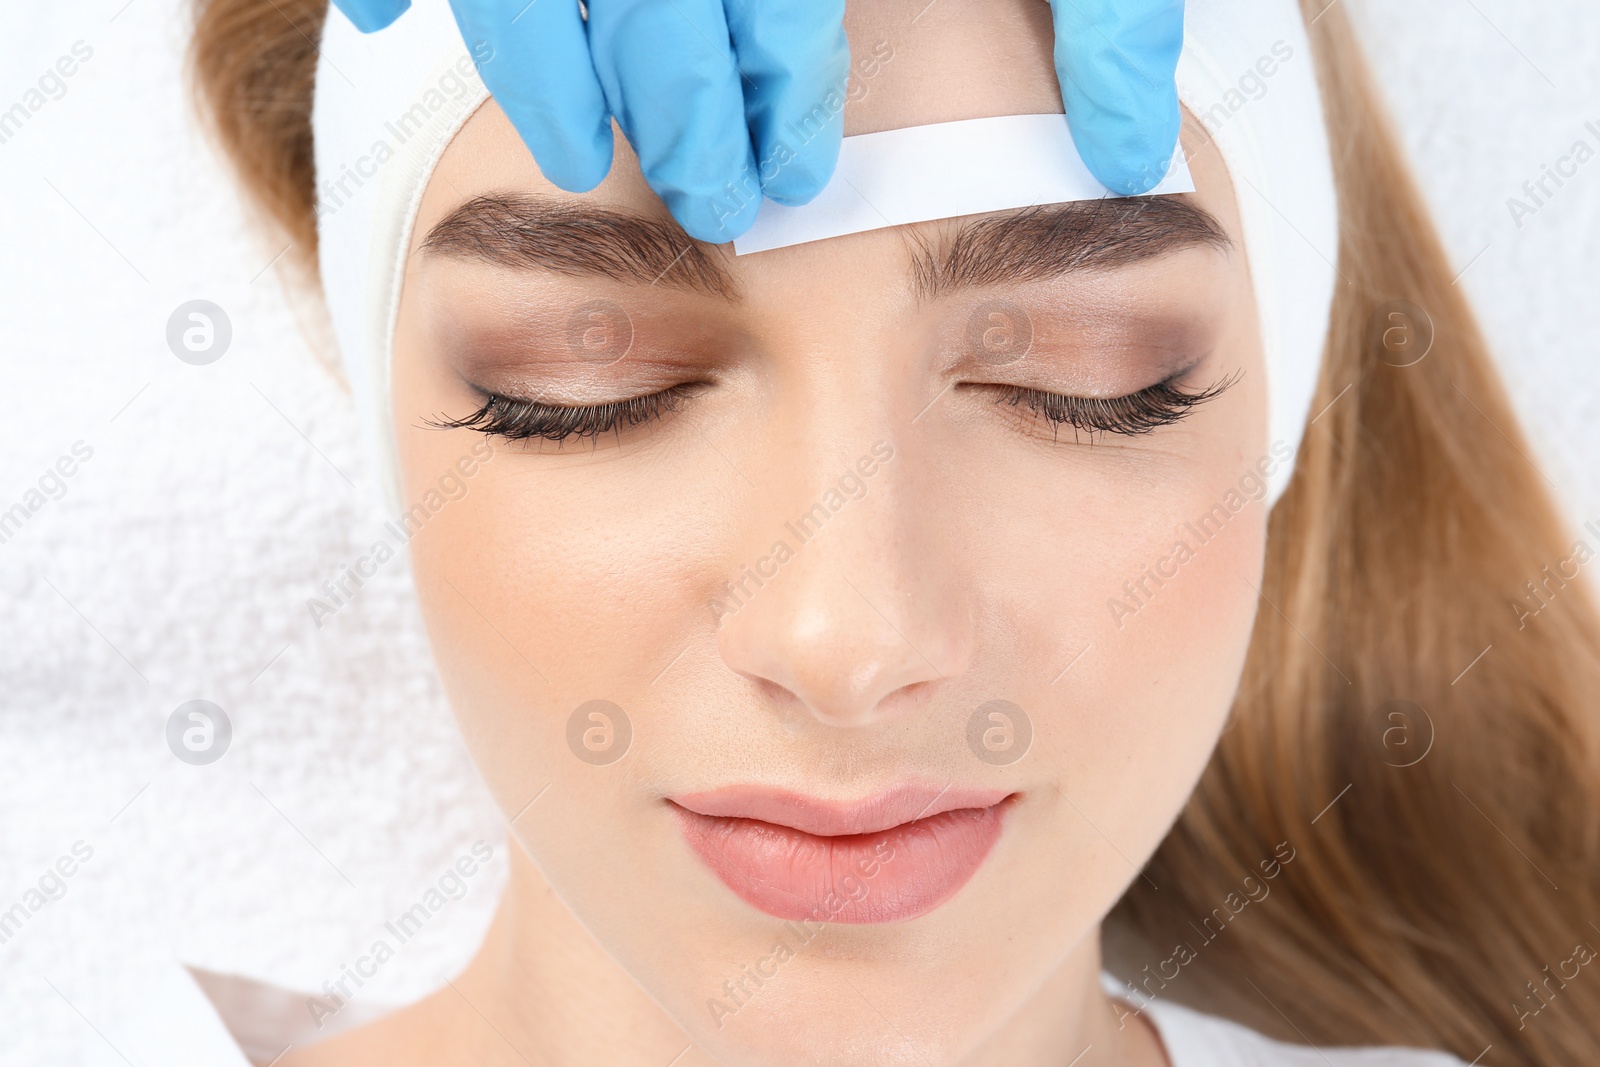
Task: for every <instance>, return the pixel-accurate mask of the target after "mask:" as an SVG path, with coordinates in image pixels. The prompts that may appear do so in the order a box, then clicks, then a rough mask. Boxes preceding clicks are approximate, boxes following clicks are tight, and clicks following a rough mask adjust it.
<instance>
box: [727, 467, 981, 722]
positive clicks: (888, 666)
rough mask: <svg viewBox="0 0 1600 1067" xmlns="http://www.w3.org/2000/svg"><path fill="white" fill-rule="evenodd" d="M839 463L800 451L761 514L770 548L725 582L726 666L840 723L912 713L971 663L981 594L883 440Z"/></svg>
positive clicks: (929, 500) (933, 504)
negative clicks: (974, 596) (799, 472)
mask: <svg viewBox="0 0 1600 1067" xmlns="http://www.w3.org/2000/svg"><path fill="white" fill-rule="evenodd" d="M829 452H830V455H831V457H832V458H831V460H829V461H823V462H807V463H805V464H803V469H804V470H806V471H807V472H809V473H808V474H807V475H805V476H804V477H797V476H796V475H795V474H794V473H793V471H795V470H796V469H797V468H796V467H795V466H793V465H792V464H793V460H794V459H795V457H794V456H793V454H791V455H790V456H789V457H788V459H789V460H790V464H789V465H786V466H787V467H788V470H789V471H790V472H791V473H789V474H788V475H786V476H785V477H784V478H783V479H781V480H782V481H783V482H784V483H785V487H784V488H783V489H781V490H779V491H777V492H774V493H770V494H766V495H765V497H764V504H763V506H761V507H759V508H755V509H752V511H751V513H750V516H749V523H748V530H749V534H748V537H745V538H743V539H742V540H743V541H744V543H746V544H749V545H751V546H763V547H761V548H759V549H756V550H755V551H754V552H753V553H751V554H750V555H749V556H747V562H744V563H742V564H740V565H738V566H737V567H736V570H735V574H734V579H733V580H732V581H730V582H728V583H727V584H726V585H724V586H723V588H722V590H721V592H722V593H723V595H724V598H725V599H724V600H723V601H722V603H721V606H720V610H719V612H718V616H719V618H718V646H719V648H720V651H721V654H722V658H723V661H724V662H725V663H726V664H727V665H728V666H729V667H730V668H731V669H733V670H734V671H736V672H737V673H739V674H741V675H744V676H745V677H747V678H750V679H752V680H754V681H756V682H758V683H759V684H760V685H761V686H762V688H763V689H765V690H766V691H767V694H768V695H769V696H770V697H771V698H772V699H773V700H775V701H778V702H780V703H781V704H786V705H789V708H788V709H786V710H791V711H792V710H798V711H799V712H800V713H801V714H804V715H808V716H809V717H811V718H812V719H813V720H815V721H816V722H818V723H822V724H824V725H828V726H835V727H860V726H873V725H879V724H883V723H886V722H889V721H892V720H895V719H897V718H903V717H906V716H909V715H914V714H916V713H917V712H918V711H920V710H922V709H924V708H926V707H927V705H928V703H929V702H930V701H931V700H932V699H933V697H934V696H935V695H936V694H937V693H938V692H939V691H940V689H941V688H942V687H944V686H945V685H946V684H947V683H948V682H950V681H951V680H952V679H953V678H955V677H957V676H958V675H960V674H961V673H962V672H964V671H965V670H966V668H967V665H968V662H969V660H970V658H971V654H972V645H973V634H972V625H973V619H972V612H971V600H970V598H969V597H968V596H967V595H966V590H967V586H966V583H965V582H964V579H963V573H962V567H961V566H960V560H961V554H960V553H959V551H957V550H955V548H954V546H953V545H952V543H951V540H952V538H951V533H950V531H949V528H948V526H945V525H943V524H941V523H940V521H939V515H938V513H937V497H936V496H935V495H933V494H930V493H927V492H922V491H919V490H921V489H926V486H919V485H918V484H917V483H918V482H919V481H920V479H919V477H918V471H917V470H916V469H915V467H914V465H913V461H912V460H911V459H910V458H909V457H908V456H905V455H902V454H900V453H898V452H897V451H896V450H895V448H894V446H893V445H892V444H890V443H889V442H888V441H887V440H880V441H877V442H874V443H873V445H871V446H867V447H864V448H860V449H857V450H856V451H855V452H846V451H843V450H837V449H830V450H829Z"/></svg>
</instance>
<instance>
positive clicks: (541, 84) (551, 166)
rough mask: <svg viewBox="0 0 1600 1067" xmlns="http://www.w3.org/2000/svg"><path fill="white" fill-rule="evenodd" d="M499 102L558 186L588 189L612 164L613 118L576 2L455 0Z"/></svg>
mask: <svg viewBox="0 0 1600 1067" xmlns="http://www.w3.org/2000/svg"><path fill="white" fill-rule="evenodd" d="M450 6H451V7H452V8H453V9H454V10H455V16H456V25H458V26H460V27H461V35H462V36H463V37H465V38H466V41H467V47H468V48H469V50H470V51H471V52H472V58H473V62H474V63H476V64H477V67H478V73H479V74H480V75H481V76H482V77H483V83H484V85H486V86H488V88H489V92H490V94H491V95H493V96H494V100H495V103H497V104H499V105H500V110H502V111H504V112H505V113H506V118H508V119H510V120H511V125H512V126H514V127H516V130H517V133H518V134H520V135H521V137H522V140H523V143H525V144H526V145H527V146H528V150H529V151H530V152H532V153H533V158H534V161H535V162H536V163H538V164H539V170H540V172H541V173H542V174H543V175H544V176H545V177H546V178H548V179H549V180H550V182H551V183H552V184H553V185H555V186H557V187H558V188H561V189H565V190H566V191H567V192H569V193H586V192H588V191H589V190H590V189H593V188H594V187H595V186H596V185H599V184H600V181H601V179H603V178H604V177H605V176H606V172H607V171H609V170H610V169H611V153H612V134H611V116H610V112H609V111H608V110H607V109H606V98H605V94H604V92H603V91H602V90H601V88H600V79H599V78H598V77H597V76H596V75H595V70H594V63H593V62H592V61H591V60H590V58H589V44H588V40H587V38H586V36H585V34H584V28H583V18H582V16H581V15H580V14H579V12H578V0H511V2H507V0H452V2H451V5H450Z"/></svg>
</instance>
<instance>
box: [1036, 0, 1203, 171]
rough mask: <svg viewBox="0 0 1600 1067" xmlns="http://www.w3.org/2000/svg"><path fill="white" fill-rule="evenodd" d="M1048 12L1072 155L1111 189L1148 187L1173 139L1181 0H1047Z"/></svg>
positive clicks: (1175, 140) (1166, 163) (1169, 156)
mask: <svg viewBox="0 0 1600 1067" xmlns="http://www.w3.org/2000/svg"><path fill="white" fill-rule="evenodd" d="M1050 10H1051V11H1052V12H1053V13H1054V15H1055V21H1056V47H1055V62H1056V78H1057V79H1058V80H1059V81H1060V82H1061V102H1062V105H1063V106H1064V107H1065V109H1066V112H1067V125H1068V126H1070V127H1071V128H1072V142H1073V144H1074V145H1076V146H1077V148H1078V154H1079V155H1080V156H1082V157H1083V161H1084V163H1085V164H1087V165H1088V167H1089V171H1090V173H1092V174H1093V175H1094V176H1095V177H1096V178H1098V179H1100V183H1101V184H1102V185H1104V186H1105V187H1106V188H1108V189H1110V190H1112V191H1113V192H1118V193H1122V194H1124V195H1128V196H1133V195H1136V194H1138V193H1144V192H1148V191H1149V190H1151V189H1153V188H1155V187H1156V186H1157V185H1159V184H1161V179H1162V178H1164V177H1166V174H1167V167H1168V166H1169V165H1170V164H1171V162H1172V153H1173V149H1174V148H1175V147H1176V146H1177V143H1178V126H1179V120H1180V117H1181V116H1180V115H1179V113H1178V89H1177V84H1176V82H1175V80H1174V77H1175V75H1176V73H1177V70H1178V53H1179V52H1181V51H1182V50H1183V0H1050Z"/></svg>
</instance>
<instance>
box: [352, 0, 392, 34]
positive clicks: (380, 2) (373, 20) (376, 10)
mask: <svg viewBox="0 0 1600 1067" xmlns="http://www.w3.org/2000/svg"><path fill="white" fill-rule="evenodd" d="M333 4H334V6H335V7H337V8H338V9H339V10H340V11H343V12H344V17H345V18H347V19H349V20H350V21H351V23H352V24H354V25H355V28H356V29H358V30H360V31H361V32H362V33H372V32H374V31H375V30H381V29H383V28H384V27H385V26H387V25H389V23H391V22H393V21H394V20H395V19H397V18H399V17H400V15H401V13H402V12H404V11H405V10H406V8H408V7H410V6H411V0H333Z"/></svg>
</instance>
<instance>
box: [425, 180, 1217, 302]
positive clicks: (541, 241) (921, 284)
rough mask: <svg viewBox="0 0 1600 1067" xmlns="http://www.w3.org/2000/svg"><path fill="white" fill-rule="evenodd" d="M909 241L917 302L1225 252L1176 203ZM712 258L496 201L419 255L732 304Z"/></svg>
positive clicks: (675, 239) (1087, 210) (684, 239)
mask: <svg viewBox="0 0 1600 1067" xmlns="http://www.w3.org/2000/svg"><path fill="white" fill-rule="evenodd" d="M951 221H954V220H951ZM908 242H909V243H910V245H911V246H912V266H911V271H912V282H913V286H914V288H915V290H916V292H917V295H918V296H919V297H920V298H922V299H926V300H932V299H935V298H937V297H939V296H942V295H944V294H945V293H947V292H951V291H953V290H956V289H963V288H968V287H975V286H985V285H1004V284H1016V283H1018V282H1027V281H1041V280H1046V279H1049V278H1054V277H1058V276H1060V275H1064V274H1071V273H1076V272H1084V271H1096V270H1114V269H1116V268H1118V267H1124V266H1128V265H1130V264H1133V263H1136V262H1139V261H1141V260H1145V259H1152V258H1155V257H1157V256H1162V255H1166V254H1168V253H1171V252H1177V251H1181V250H1183V249H1186V248H1194V247H1211V248H1215V249H1217V250H1220V251H1224V252H1225V251H1227V250H1228V249H1229V248H1231V247H1232V244H1233V242H1232V241H1231V240H1230V239H1229V237H1228V235H1227V232H1226V231H1225V230H1224V229H1223V228H1222V226H1221V224H1220V223H1218V222H1217V220H1216V219H1215V218H1214V217H1213V216H1212V215H1211V214H1210V213H1209V212H1207V211H1206V210H1204V209H1203V208H1201V207H1199V206H1198V205H1196V204H1194V203H1191V202H1190V201H1189V200H1187V199H1185V198H1183V197H1181V196H1138V197H1115V198H1111V197H1108V198H1106V199H1103V200H1079V201H1069V202H1067V203H1062V204H1044V205H1036V206H1032V207H1027V208H1022V209H1019V210H1014V211H1006V212H998V213H995V214H992V215H984V216H982V217H979V218H976V219H971V220H966V221H961V222H959V225H958V226H957V228H956V230H955V232H954V233H953V234H949V235H948V236H945V237H944V238H943V239H942V240H940V239H936V238H934V237H932V236H930V235H927V234H923V233H918V232H916V231H910V232H909V234H908ZM718 249H719V246H717V245H713V244H708V243H706V242H702V241H697V240H695V239H694V238H692V237H690V236H689V235H688V234H687V233H685V232H684V230H683V228H682V227H680V226H679V225H677V223H675V222H672V221H670V220H663V219H654V218H648V217H646V216H643V215H639V214H635V213H633V212H628V211H617V210H615V209H612V208H605V207H599V206H596V205H591V204H583V203H575V202H571V201H557V200H551V199H546V198H541V197H536V196H531V195H527V194H520V193H493V194H487V195H483V196H477V197H474V198H473V199H471V200H468V201H466V202H464V203H462V204H461V205H460V206H458V207H457V208H455V209H454V210H453V211H451V212H450V214H448V215H447V216H445V217H444V218H443V219H442V220H440V221H439V222H438V223H437V224H436V225H434V227H433V228H432V229H431V230H429V231H428V235H427V237H426V238H424V239H423V241H422V244H421V249H420V250H421V252H422V253H423V254H425V255H430V256H445V257H451V258H457V259H467V260H476V261H480V262H486V263H490V264H493V265H496V266H501V267H509V268H512V269H520V270H530V269H531V270H544V271H549V272H551V273H554V274H560V275H565V276H569V277H588V278H610V279H612V280H615V281H620V282H624V283H632V284H637V285H646V286H653V285H662V286H665V287H667V288H671V289H677V290H681V291H686V292H694V293H701V294H705V295H710V296H716V297H721V298H723V299H725V300H728V301H737V300H738V299H739V288H738V285H737V284H736V283H735V281H734V279H733V277H732V276H731V275H730V274H729V273H728V271H727V269H726V267H725V266H724V264H723V262H722V260H723V259H724V258H725V253H722V252H720V251H719V250H718Z"/></svg>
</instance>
